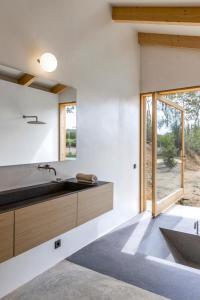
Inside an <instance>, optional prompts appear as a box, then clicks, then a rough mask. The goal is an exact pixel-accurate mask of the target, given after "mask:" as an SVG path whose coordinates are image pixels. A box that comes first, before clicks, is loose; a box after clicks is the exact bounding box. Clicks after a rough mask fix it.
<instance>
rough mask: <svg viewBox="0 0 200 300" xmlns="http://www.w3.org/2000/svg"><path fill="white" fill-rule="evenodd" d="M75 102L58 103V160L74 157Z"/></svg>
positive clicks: (75, 153)
mask: <svg viewBox="0 0 200 300" xmlns="http://www.w3.org/2000/svg"><path fill="white" fill-rule="evenodd" d="M76 133H77V129H76V102H69V103H61V104H60V160H67V159H68V160H74V159H76V155H77V150H76Z"/></svg>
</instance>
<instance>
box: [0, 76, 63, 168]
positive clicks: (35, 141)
mask: <svg viewBox="0 0 200 300" xmlns="http://www.w3.org/2000/svg"><path fill="white" fill-rule="evenodd" d="M58 102H59V99H58V95H56V94H52V93H50V92H45V91H41V90H38V89H34V88H31V87H27V86H22V85H19V84H16V83H13V82H8V81H5V80H0V107H1V109H0V137H1V143H0V145H1V146H0V166H7V165H19V164H30V163H40V162H52V161H58V159H59V157H58V156H59V155H58ZM23 116H25V118H24V117H23ZM41 122H42V123H45V124H41Z"/></svg>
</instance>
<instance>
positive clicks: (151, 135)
mask: <svg viewBox="0 0 200 300" xmlns="http://www.w3.org/2000/svg"><path fill="white" fill-rule="evenodd" d="M141 101H142V102H141V104H142V105H141V197H142V202H141V203H142V204H141V211H143V210H145V209H146V208H147V207H149V206H151V211H152V215H153V216H157V215H158V214H160V213H161V212H162V211H164V210H165V209H167V208H168V207H169V206H171V205H172V204H174V203H175V202H177V201H178V200H179V199H180V198H181V197H182V195H183V190H184V110H183V108H182V107H180V106H179V105H177V104H175V103H173V102H171V101H169V100H168V99H167V98H166V97H165V98H164V97H163V96H161V95H160V94H159V93H152V94H150V95H146V96H142V98H141Z"/></svg>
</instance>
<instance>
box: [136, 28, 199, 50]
mask: <svg viewBox="0 0 200 300" xmlns="http://www.w3.org/2000/svg"><path fill="white" fill-rule="evenodd" d="M138 42H139V44H140V45H151V46H166V47H175V48H193V49H200V36H189V35H173V34H157V33H145V32H138Z"/></svg>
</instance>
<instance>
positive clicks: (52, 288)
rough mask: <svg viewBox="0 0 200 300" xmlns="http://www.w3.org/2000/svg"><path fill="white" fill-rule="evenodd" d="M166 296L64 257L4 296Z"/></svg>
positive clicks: (152, 299)
mask: <svg viewBox="0 0 200 300" xmlns="http://www.w3.org/2000/svg"><path fill="white" fill-rule="evenodd" d="M78 299H79V300H111V299H113V300H133V299H135V300H164V299H167V298H164V297H161V296H158V295H155V294H153V293H150V292H147V291H145V290H143V289H140V288H137V287H135V286H133V285H129V284H127V283H125V282H122V281H119V280H116V279H114V278H111V277H108V276H106V275H102V274H100V273H97V272H94V271H92V270H89V269H86V268H83V267H80V266H78V265H75V264H73V263H70V262H68V261H63V262H61V263H59V264H57V265H56V266H55V267H53V268H51V269H50V270H49V271H47V272H45V273H43V274H41V275H39V276H38V277H36V278H35V279H33V280H32V281H30V282H29V283H27V284H25V285H24V286H22V287H20V288H19V289H17V290H16V291H14V292H13V293H11V294H9V295H8V296H6V297H4V298H2V300H78Z"/></svg>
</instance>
